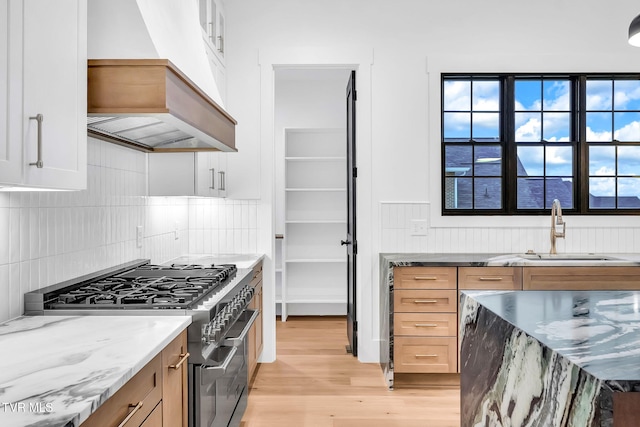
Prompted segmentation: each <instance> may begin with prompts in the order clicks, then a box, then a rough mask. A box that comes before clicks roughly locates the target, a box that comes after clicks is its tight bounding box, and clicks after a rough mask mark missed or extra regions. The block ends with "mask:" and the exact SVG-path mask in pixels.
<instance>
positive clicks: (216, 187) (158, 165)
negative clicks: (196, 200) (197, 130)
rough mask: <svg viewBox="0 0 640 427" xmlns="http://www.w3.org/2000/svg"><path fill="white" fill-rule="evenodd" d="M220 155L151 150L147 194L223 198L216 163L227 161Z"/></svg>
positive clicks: (218, 168)
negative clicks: (156, 151)
mask: <svg viewBox="0 0 640 427" xmlns="http://www.w3.org/2000/svg"><path fill="white" fill-rule="evenodd" d="M220 156H224V153H216V152H197V153H150V154H149V155H148V168H149V170H148V177H149V195H150V196H199V197H224V196H225V193H224V191H223V190H221V189H220V185H221V183H222V184H223V185H224V173H223V174H220V172H222V170H221V169H220V167H219V164H221V162H222V165H224V164H225V163H226V162H225V161H222V160H221V159H222V157H220ZM225 159H226V158H225ZM223 167H224V166H223ZM221 179H222V182H221Z"/></svg>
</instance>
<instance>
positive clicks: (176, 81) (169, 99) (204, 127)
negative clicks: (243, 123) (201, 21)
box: [87, 59, 237, 152]
mask: <svg viewBox="0 0 640 427" xmlns="http://www.w3.org/2000/svg"><path fill="white" fill-rule="evenodd" d="M87 116H88V117H87V132H88V134H89V135H90V136H93V137H95V138H99V139H102V140H105V141H109V142H114V143H117V144H121V145H124V146H127V147H130V148H135V149H137V150H140V151H145V152H179V151H237V150H236V148H235V126H236V124H237V122H236V121H235V120H234V119H233V117H231V116H230V115H229V114H228V113H227V112H226V111H224V109H223V108H222V107H220V106H219V105H218V104H217V103H216V102H215V101H213V100H212V99H211V98H210V97H209V96H207V94H205V93H204V92H203V91H202V90H201V89H199V88H198V87H197V86H196V85H195V84H194V83H193V82H192V81H191V80H190V79H189V78H188V77H187V76H185V75H184V74H183V73H182V72H181V71H180V70H178V69H177V68H176V67H175V66H174V65H173V64H172V63H171V62H170V61H169V60H166V59H91V60H89V61H88V82H87Z"/></svg>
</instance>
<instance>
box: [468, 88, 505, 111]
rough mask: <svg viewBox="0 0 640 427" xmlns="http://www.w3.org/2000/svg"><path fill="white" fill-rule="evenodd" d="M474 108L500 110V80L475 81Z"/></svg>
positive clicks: (476, 109)
mask: <svg viewBox="0 0 640 427" xmlns="http://www.w3.org/2000/svg"><path fill="white" fill-rule="evenodd" d="M472 109H473V110H475V111H500V83H499V82H498V81H474V82H473V107H472Z"/></svg>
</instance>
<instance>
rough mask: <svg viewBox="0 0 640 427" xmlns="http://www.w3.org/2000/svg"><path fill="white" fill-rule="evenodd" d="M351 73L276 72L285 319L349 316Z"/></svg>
mask: <svg viewBox="0 0 640 427" xmlns="http://www.w3.org/2000/svg"><path fill="white" fill-rule="evenodd" d="M351 74H352V70H351V69H348V68H330V67H322V68H310V67H306V68H277V69H275V91H274V101H275V109H274V125H275V126H274V130H275V138H274V142H275V146H274V149H275V181H274V182H275V204H276V206H275V212H276V215H275V235H276V243H275V247H276V315H277V316H279V319H280V320H282V321H286V320H287V317H288V316H291V315H295V316H319V315H320V316H323V315H324V316H326V315H332V316H345V317H346V316H347V303H348V294H349V293H348V291H347V283H348V274H349V271H350V269H349V268H348V258H347V253H348V251H349V250H351V249H352V248H345V246H344V245H343V244H342V243H344V242H345V241H349V239H348V237H347V228H348V227H347V224H348V222H347V219H348V213H349V209H348V186H347V178H348V175H349V174H350V172H349V170H350V168H349V167H348V166H347V164H348V161H347V157H348V152H347V120H346V118H347V113H348V111H347V103H346V94H345V88H346V87H347V86H348V82H349V80H350V78H351ZM351 271H353V269H351ZM354 294H355V293H354ZM345 333H346V332H345Z"/></svg>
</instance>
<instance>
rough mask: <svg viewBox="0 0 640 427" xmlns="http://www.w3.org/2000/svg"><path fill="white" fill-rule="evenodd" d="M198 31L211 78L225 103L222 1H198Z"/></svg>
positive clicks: (225, 83)
mask: <svg viewBox="0 0 640 427" xmlns="http://www.w3.org/2000/svg"><path fill="white" fill-rule="evenodd" d="M198 14H199V18H200V30H201V32H202V38H203V40H204V45H205V50H206V53H207V59H208V60H209V66H210V67H211V72H212V74H213V78H214V80H215V81H216V85H217V86H218V91H219V92H220V96H221V97H222V100H223V102H226V85H227V82H226V78H225V72H226V70H225V62H224V55H225V25H226V23H225V18H224V4H223V2H222V1H215V0H198Z"/></svg>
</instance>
